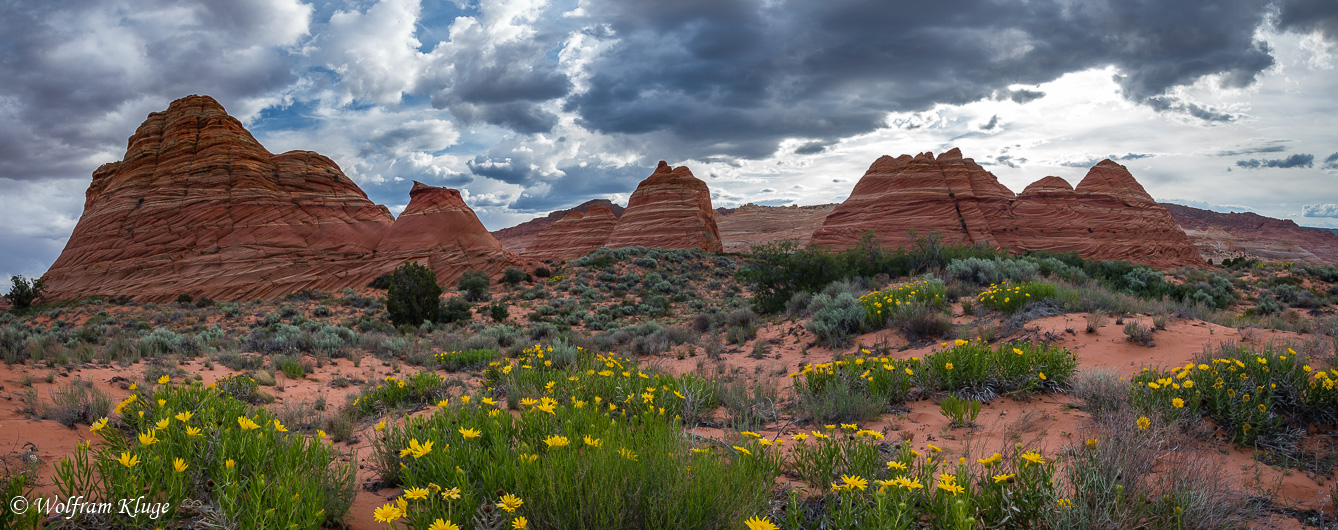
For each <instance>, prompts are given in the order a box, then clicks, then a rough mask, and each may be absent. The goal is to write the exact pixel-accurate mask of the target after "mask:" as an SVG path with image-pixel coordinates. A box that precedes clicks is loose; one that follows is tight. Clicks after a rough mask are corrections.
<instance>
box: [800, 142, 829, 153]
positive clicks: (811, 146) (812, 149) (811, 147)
mask: <svg viewBox="0 0 1338 530" xmlns="http://www.w3.org/2000/svg"><path fill="white" fill-rule="evenodd" d="M832 143H833V142H808V143H805V144H804V145H801V146H799V147H797V148H795V150H794V154H796V155H816V154H818V153H821V152H823V151H826V150H827V147H829V146H831V145H832Z"/></svg>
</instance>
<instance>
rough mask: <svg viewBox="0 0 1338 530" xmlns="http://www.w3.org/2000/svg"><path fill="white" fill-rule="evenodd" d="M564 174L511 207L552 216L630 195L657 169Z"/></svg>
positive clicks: (587, 170) (592, 169)
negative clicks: (614, 196)
mask: <svg viewBox="0 0 1338 530" xmlns="http://www.w3.org/2000/svg"><path fill="white" fill-rule="evenodd" d="M558 169H560V170H562V172H563V173H564V175H563V176H561V177H558V178H557V179H553V180H549V181H545V182H543V183H542V184H540V185H537V186H533V187H531V188H530V189H527V190H525V191H523V192H521V194H520V196H519V197H517V198H516V200H515V201H513V202H512V203H511V204H510V205H509V207H510V208H511V209H513V210H518V211H526V212H536V213H543V212H551V211H553V210H559V209H562V208H570V207H572V206H575V205H577V204H580V203H582V202H585V201H588V200H590V199H594V198H598V197H601V196H607V195H612V194H624V195H627V194H631V193H632V192H633V191H636V186H637V182H638V181H640V180H641V179H644V178H646V177H648V176H650V174H651V173H652V172H654V170H655V168H653V167H641V166H624V167H608V168H604V167H579V166H571V167H560V168H558Z"/></svg>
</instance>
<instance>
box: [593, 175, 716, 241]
mask: <svg viewBox="0 0 1338 530" xmlns="http://www.w3.org/2000/svg"><path fill="white" fill-rule="evenodd" d="M638 245H640V246H646V247H661V248H700V249H704V250H707V251H710V252H719V251H720V249H721V244H720V230H719V228H717V227H716V222H715V211H714V210H712V209H711V192H710V190H709V189H708V188H707V187H706V183H705V182H702V181H701V180H698V179H697V177H694V176H692V172H691V171H689V170H688V168H687V167H686V166H679V167H676V168H671V167H669V164H668V163H665V162H664V161H663V160H661V161H660V164H659V166H658V167H656V168H655V172H654V173H652V174H651V175H650V177H647V178H646V180H643V181H641V184H638V185H637V187H636V191H635V192H632V196H631V197H630V198H629V199H628V201H627V210H626V211H624V212H623V215H622V217H621V218H620V219H618V226H617V227H615V228H614V230H613V233H612V234H610V235H609V239H608V241H607V242H606V243H605V246H607V247H610V248H619V247H631V246H638Z"/></svg>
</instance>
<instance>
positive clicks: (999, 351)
mask: <svg viewBox="0 0 1338 530" xmlns="http://www.w3.org/2000/svg"><path fill="white" fill-rule="evenodd" d="M943 346H944V349H941V350H937V351H935V352H933V353H931V354H929V355H926V356H925V357H924V360H923V361H921V362H922V365H923V366H922V368H921V373H922V377H921V378H920V379H919V384H920V386H921V388H923V389H926V390H937V391H946V392H955V393H957V394H959V395H961V396H963V397H973V398H976V399H981V400H989V399H992V398H993V397H994V396H996V395H1000V394H1024V395H1025V394H1029V393H1032V392H1059V391H1063V390H1065V389H1067V388H1068V385H1069V381H1070V379H1072V377H1073V374H1074V372H1076V371H1077V367H1078V358H1077V356H1075V355H1073V353H1072V352H1069V351H1068V350H1065V349H1063V348H1060V347H1057V346H1049V345H1045V344H1038V343H1034V342H1026V343H1011V344H999V345H998V347H997V348H990V345H989V344H988V343H986V342H984V341H980V340H977V341H965V340H961V339H958V340H956V341H954V342H953V343H946V342H945V343H943Z"/></svg>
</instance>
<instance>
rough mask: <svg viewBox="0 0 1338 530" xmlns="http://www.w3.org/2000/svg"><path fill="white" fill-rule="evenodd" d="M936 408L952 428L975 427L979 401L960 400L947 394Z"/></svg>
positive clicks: (978, 413)
mask: <svg viewBox="0 0 1338 530" xmlns="http://www.w3.org/2000/svg"><path fill="white" fill-rule="evenodd" d="M938 408H939V412H941V413H942V414H943V417H945V418H948V419H949V420H951V421H952V426H953V427H969V426H971V425H975V423H976V417H977V416H979V415H980V402H979V401H976V400H974V399H962V398H959V397H957V395H955V394H948V395H947V397H944V398H943V399H941V400H939V402H938Z"/></svg>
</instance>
